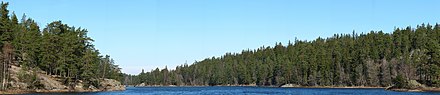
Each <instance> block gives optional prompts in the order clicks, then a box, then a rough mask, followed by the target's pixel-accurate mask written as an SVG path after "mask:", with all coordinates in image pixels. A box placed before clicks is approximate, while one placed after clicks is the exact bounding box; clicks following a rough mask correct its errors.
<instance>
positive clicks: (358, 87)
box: [129, 85, 387, 89]
mask: <svg viewBox="0 0 440 95" xmlns="http://www.w3.org/2000/svg"><path fill="white" fill-rule="evenodd" d="M216 86H217V87H218V86H224V87H234V86H235V87H273V88H347V89H350V88H356V89H362V88H365V89H369V88H382V89H385V88H387V87H373V86H293V87H280V86H257V85H182V86H178V85H146V86H129V87H216Z"/></svg>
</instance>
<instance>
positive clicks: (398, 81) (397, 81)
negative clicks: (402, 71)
mask: <svg viewBox="0 0 440 95" xmlns="http://www.w3.org/2000/svg"><path fill="white" fill-rule="evenodd" d="M393 84H394V86H395V87H397V88H406V87H408V82H407V80H405V79H404V78H403V77H402V75H397V76H396V78H394V79H393Z"/></svg>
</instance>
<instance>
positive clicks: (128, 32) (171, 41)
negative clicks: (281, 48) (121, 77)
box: [6, 0, 440, 74]
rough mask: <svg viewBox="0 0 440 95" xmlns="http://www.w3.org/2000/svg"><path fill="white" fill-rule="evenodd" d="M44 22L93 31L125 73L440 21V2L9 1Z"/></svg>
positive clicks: (97, 43) (99, 44)
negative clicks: (56, 21) (275, 45)
mask: <svg viewBox="0 0 440 95" xmlns="http://www.w3.org/2000/svg"><path fill="white" fill-rule="evenodd" d="M6 1H8V2H9V3H10V6H9V9H10V10H11V11H14V12H15V13H16V14H17V15H18V16H20V17H21V15H22V14H23V13H26V14H27V16H28V17H31V18H33V19H34V20H36V21H37V22H38V24H39V25H40V26H42V27H44V26H46V25H47V23H50V22H52V21H55V20H61V21H63V23H66V24H69V25H73V26H76V27H83V28H86V29H88V30H89V36H90V37H92V38H93V39H94V40H95V42H94V44H95V47H96V48H97V49H99V50H100V52H101V53H102V54H109V55H110V56H111V57H112V58H113V59H114V60H115V61H116V64H118V65H120V67H122V68H123V69H122V71H123V72H124V73H129V74H138V73H140V71H141V69H145V70H146V71H150V70H151V69H154V68H156V67H159V68H164V67H165V66H168V68H175V66H177V65H180V64H184V63H185V61H186V60H187V61H188V64H191V63H193V62H194V61H195V60H202V59H204V58H208V57H212V56H221V55H223V54H225V53H226V52H240V51H241V50H244V49H256V48H258V47H260V46H263V45H264V46H273V45H274V44H275V43H276V42H282V43H284V44H286V43H287V42H288V41H289V40H292V41H293V40H294V39H295V37H297V38H298V39H301V40H313V39H315V38H317V37H330V36H332V35H333V34H335V33H352V31H353V30H355V31H356V32H357V33H361V32H368V31H371V30H383V31H385V32H391V31H392V30H393V29H394V28H395V27H401V28H403V27H406V26H408V25H411V26H414V27H415V25H417V24H421V23H431V24H435V23H437V22H439V21H440V12H439V11H440V7H439V6H438V5H439V4H440V0H322V1H321V0H301V1H300V0H6Z"/></svg>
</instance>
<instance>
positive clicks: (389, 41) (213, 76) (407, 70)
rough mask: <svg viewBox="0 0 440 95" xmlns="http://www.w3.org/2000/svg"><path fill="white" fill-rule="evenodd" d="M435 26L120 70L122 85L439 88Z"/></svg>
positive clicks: (439, 45)
mask: <svg viewBox="0 0 440 95" xmlns="http://www.w3.org/2000/svg"><path fill="white" fill-rule="evenodd" d="M439 66H440V25H438V24H435V25H434V26H433V25H430V24H421V25H418V26H417V27H410V26H408V27H406V28H396V29H394V31H393V32H391V33H385V32H383V31H370V32H369V33H360V34H358V33H356V32H355V31H353V33H352V34H334V36H332V37H327V38H321V37H319V38H316V39H315V40H311V41H307V40H297V39H296V40H295V41H293V42H290V41H289V43H287V44H286V45H283V44H282V43H276V44H275V46H273V47H270V46H262V47H260V48H258V49H255V50H250V49H248V50H243V51H242V52H241V53H226V54H224V55H223V56H220V57H212V58H206V59H204V60H201V61H196V62H194V63H193V64H191V65H188V64H186V63H185V64H183V65H180V66H177V67H176V68H175V69H168V68H167V67H165V68H163V69H159V68H156V69H154V70H151V71H149V72H145V71H143V70H142V72H141V73H140V74H139V75H124V76H125V79H124V80H125V83H126V84H132V85H136V84H140V83H144V84H146V85H190V86H191V85H211V86H213V85H257V86H279V85H283V84H295V85H301V86H369V87H386V86H390V85H393V79H395V78H396V77H399V78H404V80H417V81H418V82H420V83H422V84H425V85H427V86H434V87H440V80H439V76H440V68H439Z"/></svg>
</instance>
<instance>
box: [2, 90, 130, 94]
mask: <svg viewBox="0 0 440 95" xmlns="http://www.w3.org/2000/svg"><path fill="white" fill-rule="evenodd" d="M113 91H125V89H124V90H68V89H56V90H41V89H34V90H6V91H0V94H30V93H83V92H113Z"/></svg>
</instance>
